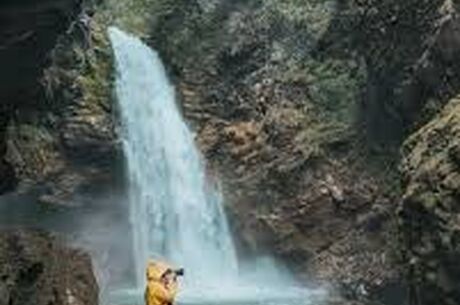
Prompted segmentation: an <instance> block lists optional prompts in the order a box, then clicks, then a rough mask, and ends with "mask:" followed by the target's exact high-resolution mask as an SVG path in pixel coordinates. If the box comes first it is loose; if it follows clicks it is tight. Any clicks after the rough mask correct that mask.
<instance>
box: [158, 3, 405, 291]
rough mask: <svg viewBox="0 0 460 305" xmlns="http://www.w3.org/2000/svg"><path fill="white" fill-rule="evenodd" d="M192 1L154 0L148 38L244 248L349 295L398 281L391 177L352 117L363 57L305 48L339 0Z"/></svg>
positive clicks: (331, 15)
mask: <svg viewBox="0 0 460 305" xmlns="http://www.w3.org/2000/svg"><path fill="white" fill-rule="evenodd" d="M203 3H204V2H202V1H201V2H196V3H192V2H189V1H175V2H174V3H172V2H171V1H168V0H162V1H158V2H157V4H158V6H159V7H158V8H157V10H156V14H157V15H154V18H153V22H152V32H151V33H152V34H151V36H152V38H151V44H152V46H153V47H155V48H156V49H157V50H159V51H160V53H161V55H162V58H163V59H164V60H165V61H166V63H167V64H168V67H170V72H171V74H172V76H173V79H174V80H175V81H176V83H177V85H178V92H179V96H180V98H181V105H182V107H183V112H184V115H185V117H186V118H187V119H188V120H189V121H190V122H191V123H192V124H193V126H194V127H195V128H196V130H197V142H198V144H199V146H200V147H201V149H202V151H203V152H204V154H205V156H206V158H207V160H208V161H209V166H210V168H211V170H210V172H212V170H213V169H216V171H215V172H218V173H220V175H221V178H222V181H223V186H224V192H225V198H226V200H227V202H228V206H229V208H228V211H229V215H230V219H231V221H232V227H233V228H234V230H235V232H236V234H237V236H238V238H237V240H238V242H239V249H240V251H241V252H242V253H244V255H243V256H245V255H250V254H251V253H254V252H265V251H267V252H269V253H274V254H275V255H276V256H278V257H281V258H283V260H284V261H285V262H287V263H288V264H289V265H290V266H291V267H292V269H293V270H294V271H295V272H296V274H303V275H305V277H304V279H305V280H306V281H307V280H318V281H326V282H330V283H333V284H337V285H339V286H340V285H342V284H343V285H344V286H346V287H347V288H346V290H349V291H353V292H351V294H352V295H354V296H353V297H355V298H358V296H359V298H361V297H363V298H368V297H369V296H370V295H371V294H372V293H373V292H374V291H377V290H379V289H382V288H384V287H387V284H389V283H394V282H396V283H397V282H398V280H399V277H398V276H399V275H398V274H397V273H398V272H397V271H396V268H395V267H394V265H393V256H392V252H393V250H394V247H393V246H392V245H393V244H394V240H395V238H396V237H395V236H392V234H390V233H389V232H391V228H392V226H393V223H394V222H392V219H393V217H394V215H393V210H392V209H393V208H394V207H395V206H394V202H395V200H393V198H392V194H393V193H392V192H397V189H396V188H395V189H392V183H393V184H397V180H389V179H388V177H387V176H385V175H386V171H388V169H387V168H386V169H383V168H379V165H376V164H379V162H380V161H378V160H375V159H372V158H373V157H370V158H369V159H367V158H368V155H367V152H366V151H365V149H364V146H365V145H362V143H360V135H359V134H360V131H359V130H357V129H356V125H355V122H356V119H357V118H356V116H355V114H356V111H355V110H356V108H357V104H358V103H357V101H358V96H359V88H360V86H361V85H363V84H364V83H365V74H366V73H365V69H364V68H365V67H364V66H363V61H362V59H361V58H359V57H358V56H350V57H348V58H343V57H342V58H338V57H334V56H328V55H327V54H326V53H325V54H323V55H324V56H323V57H321V56H315V50H316V49H317V48H318V43H319V42H320V41H321V38H322V37H323V35H325V34H326V33H328V32H327V31H328V29H329V25H330V23H331V22H333V20H334V19H333V18H334V16H335V14H336V13H337V10H338V9H339V7H340V5H339V3H338V2H336V1H304V2H302V3H300V2H299V1H282V2H280V1H270V0H266V1H225V0H221V1H212V3H209V4H208V5H204V4H203ZM162 9H163V10H162ZM184 12H187V14H184ZM154 14H155V11H154ZM178 20H180V22H178ZM197 37H199V38H197ZM316 55H317V54H316ZM363 81H364V82H363ZM390 159H391V158H387V159H385V161H384V162H388V163H385V167H391V166H392V164H391V162H392V160H390ZM382 163H383V162H382ZM374 166H375V167H374ZM387 179H388V180H387ZM385 188H387V189H390V190H391V192H388V194H385V193H384V189H385ZM387 237H388V238H387ZM357 249H359V251H358V250H357ZM355 250H356V251H355Z"/></svg>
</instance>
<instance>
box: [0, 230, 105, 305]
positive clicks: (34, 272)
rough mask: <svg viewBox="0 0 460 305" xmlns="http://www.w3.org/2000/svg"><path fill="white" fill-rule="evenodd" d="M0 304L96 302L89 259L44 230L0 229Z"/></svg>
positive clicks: (75, 304)
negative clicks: (6, 230) (0, 230)
mask: <svg viewBox="0 0 460 305" xmlns="http://www.w3.org/2000/svg"><path fill="white" fill-rule="evenodd" d="M0 304H2V305H29V304H30V305H32V304H33V305H97V304H98V286H97V283H96V280H95V277H94V274H93V271H92V266H91V259H90V258H89V256H88V255H87V254H85V253H83V252H81V251H80V250H76V249H71V248H68V247H66V246H64V245H63V244H62V243H61V242H59V241H58V240H57V239H56V238H54V237H52V236H50V235H49V234H48V233H45V232H37V231H35V232H30V231H14V232H11V231H8V232H5V231H4V232H0Z"/></svg>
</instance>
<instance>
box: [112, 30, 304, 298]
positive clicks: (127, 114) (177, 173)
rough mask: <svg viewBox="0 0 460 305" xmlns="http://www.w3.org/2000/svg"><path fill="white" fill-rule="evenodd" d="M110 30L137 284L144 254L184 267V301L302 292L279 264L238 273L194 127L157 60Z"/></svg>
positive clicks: (140, 285)
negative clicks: (273, 268)
mask: <svg viewBox="0 0 460 305" xmlns="http://www.w3.org/2000/svg"><path fill="white" fill-rule="evenodd" d="M109 35H110V40H111V42H112V46H113V49H114V53H115V59H116V68H117V78H116V93H117V97H118V102H119V106H120V115H121V121H122V140H123V147H124V152H125V155H126V159H127V167H128V174H129V194H130V197H129V200H130V207H131V223H132V228H133V235H134V255H135V261H136V264H137V265H136V271H137V286H138V289H139V290H142V289H143V287H144V284H145V279H144V277H145V275H144V274H145V273H144V272H145V265H146V262H147V260H148V258H160V259H166V260H167V261H169V262H171V263H173V264H174V265H176V266H178V267H179V266H180V267H184V268H185V270H186V274H185V278H184V280H185V283H184V284H185V285H184V286H185V287H183V288H185V289H183V290H182V291H183V293H182V302H192V303H206V302H208V303H214V302H219V300H226V301H232V302H236V301H237V300H240V301H241V300H243V299H244V300H245V302H248V301H250V302H256V301H257V302H259V301H264V300H266V299H271V300H274V299H276V298H283V297H284V298H291V297H294V296H296V297H299V296H301V297H302V299H303V298H304V297H305V293H304V292H305V290H301V292H299V291H300V290H299V289H297V288H295V289H288V287H289V288H292V287H291V286H289V285H291V284H292V282H289V281H287V280H285V279H286V278H283V279H282V280H280V281H278V283H276V284H273V281H271V282H270V279H273V278H276V276H275V277H274V274H276V272H274V271H268V272H267V270H268V269H269V268H265V267H263V268H262V269H263V270H261V272H256V273H257V274H252V275H251V276H250V277H242V276H241V274H238V270H237V267H238V266H237V259H236V254H235V249H234V245H233V241H232V238H231V234H230V232H229V229H228V224H227V220H226V217H225V213H224V210H223V205H222V198H221V195H220V193H219V192H217V191H216V190H215V189H213V188H212V187H210V186H209V185H207V183H206V177H205V170H204V167H203V162H202V160H201V158H200V154H199V153H198V151H197V149H196V147H195V143H194V139H193V134H192V133H191V132H190V130H189V128H188V127H187V125H186V124H185V123H184V121H183V120H182V118H181V115H180V112H179V110H178V107H177V105H176V101H175V94H174V88H173V87H172V86H171V84H170V83H169V81H168V78H167V75H166V72H165V69H164V67H163V65H162V62H161V60H160V59H159V57H158V55H157V53H156V52H155V51H153V50H151V49H150V48H149V47H147V46H146V45H145V44H143V43H142V42H141V41H140V40H139V39H138V38H136V37H133V36H131V35H129V34H126V33H124V32H122V31H120V30H118V29H116V28H110V30H109ZM271 266H274V264H272V265H271ZM277 275H279V274H277ZM267 280H268V281H267ZM269 282H270V285H268V283H269ZM264 283H265V284H264ZM280 283H282V284H280ZM280 286H284V288H282V287H280ZM210 287H212V288H210ZM134 293H136V292H134ZM210 294H211V296H210ZM137 295H139V293H137ZM124 296H125V297H128V299H130V296H129V295H126V294H125V295H124ZM117 300H118V301H119V302H121V303H123V301H120V300H121V298H118V299H117ZM206 300H207V301H206ZM138 302H140V301H138ZM121 303H119V304H121Z"/></svg>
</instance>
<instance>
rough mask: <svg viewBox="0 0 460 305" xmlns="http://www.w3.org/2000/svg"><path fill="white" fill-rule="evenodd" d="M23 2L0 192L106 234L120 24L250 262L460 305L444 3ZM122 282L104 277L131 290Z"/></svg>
mask: <svg viewBox="0 0 460 305" xmlns="http://www.w3.org/2000/svg"><path fill="white" fill-rule="evenodd" d="M27 3H28V2H27V1H24V4H21V5H19V4H17V3H16V4H14V5H13V4H10V3H8V5H6V6H5V7H2V10H1V11H0V12H1V13H0V14H3V15H5V16H10V17H11V16H12V14H13V13H15V12H18V11H20V12H23V14H24V16H25V17H27V18H22V19H21V20H23V19H24V20H27V19H29V18H28V17H30V16H31V15H30V14H32V15H33V16H36V17H37V18H38V19H39V20H44V21H42V22H39V23H37V24H39V25H40V24H42V25H43V26H42V27H38V28H33V26H35V23H34V24H33V25H32V24H28V23H27V22H25V23H18V22H13V21H11V20H10V21H9V22H8V27H2V31H1V32H0V35H1V36H2V37H6V38H8V39H5V41H11V42H12V44H11V45H6V46H3V47H1V48H0V60H2V63H3V61H4V62H5V64H6V63H8V65H7V67H9V68H8V69H6V70H3V71H2V72H0V74H1V76H2V80H3V79H5V81H6V80H8V81H11V82H12V83H14V86H9V85H8V86H6V85H5V84H7V82H2V84H3V85H2V88H1V90H0V92H1V100H2V109H1V113H0V123H1V126H2V130H1V131H2V132H1V136H2V140H1V141H0V155H1V160H2V161H1V162H0V170H1V175H2V177H3V178H4V179H2V183H1V185H0V187H1V191H2V192H9V193H11V192H13V193H14V194H28V195H29V194H31V196H32V198H33V201H34V203H35V204H38V205H39V206H41V207H42V206H45V207H47V208H51V209H54V208H55V207H59V209H61V207H63V208H64V210H65V211H66V213H64V214H60V215H61V216H58V217H60V218H62V219H64V218H65V219H71V218H78V219H80V220H82V223H80V224H79V225H78V226H79V227H81V226H87V227H88V228H94V226H88V223H98V224H103V225H99V226H96V227H97V228H99V227H103V226H105V227H107V228H109V229H106V230H101V232H99V231H98V232H99V233H100V234H101V236H103V235H104V234H106V233H107V232H106V231H108V230H111V229H110V226H108V225H107V224H110V223H111V222H113V220H114V219H115V220H116V221H118V222H120V220H121V219H122V218H123V212H124V208H123V207H124V205H123V199H120V198H123V183H122V179H120V177H122V176H123V161H122V160H123V159H122V156H121V153H120V148H119V143H118V139H117V135H116V127H117V124H118V122H117V120H116V117H117V113H116V107H114V99H113V96H112V87H111V86H112V62H111V61H112V59H111V50H110V47H109V44H108V40H107V37H106V28H107V26H109V25H111V24H117V25H119V26H121V27H123V28H124V29H126V30H128V31H131V32H133V33H135V34H137V35H139V36H141V37H143V38H144V40H145V41H147V42H148V43H149V44H151V45H152V47H154V48H155V49H157V50H159V52H160V53H161V56H162V58H163V60H164V61H165V62H166V64H167V66H168V69H169V73H170V76H171V78H172V80H173V81H174V83H175V84H176V87H177V92H178V95H179V103H180V105H181V107H182V110H183V113H184V116H185V117H186V118H187V120H188V122H189V123H190V125H191V126H192V128H193V129H194V130H195V131H196V134H197V143H198V144H199V146H200V148H201V150H202V152H203V154H204V156H205V157H206V160H207V161H208V167H209V170H208V172H209V179H211V180H213V179H220V180H221V181H222V184H223V188H224V193H225V199H226V201H227V210H228V213H229V217H230V220H231V223H232V228H233V230H234V233H235V236H237V242H238V248H239V252H240V253H241V256H242V257H248V256H251V255H252V254H254V253H261V252H262V253H274V254H275V255H276V256H277V257H278V258H280V259H281V260H282V261H284V262H285V263H286V264H287V265H288V266H289V267H290V268H291V269H292V270H294V271H295V273H296V274H298V275H299V277H300V278H302V280H304V281H305V282H309V283H324V282H327V283H329V284H332V285H333V286H334V287H335V288H336V289H335V290H336V291H338V293H339V294H340V295H341V297H345V298H347V299H349V300H355V301H360V302H364V303H372V302H377V303H382V304H402V303H403V302H409V303H410V304H417V305H420V304H458V303H459V302H460V301H459V300H460V299H459V291H460V289H459V287H458V285H457V284H456V283H457V282H458V272H457V271H456V267H455V263H454V262H456V261H458V257H457V256H458V253H457V252H458V249H457V248H458V240H457V239H458V238H457V233H458V232H457V225H458V224H457V222H458V221H457V216H456V215H457V209H456V207H455V206H456V204H457V203H458V194H457V189H458V185H457V184H458V183H457V182H458V181H457V180H459V179H460V178H459V177H457V176H458V166H457V165H458V164H457V163H458V162H457V161H458V160H456V154H457V148H456V145H457V143H456V141H457V134H456V130H457V129H458V127H457V126H458V122H457V116H456V113H457V112H458V107H457V104H458V103H457V98H455V96H457V95H458V85H459V81H458V80H459V79H458V73H459V69H458V60H456V59H457V58H458V55H459V54H458V51H459V47H460V45H459V44H458V41H459V40H458V39H459V38H458V37H460V36H459V35H460V34H459V32H458V31H459V30H458V29H459V25H458V16H457V14H458V7H457V4H456V3H455V2H454V1H445V0H439V1H438V0H436V1H415V0H414V1H405V2H404V3H402V2H401V1H396V0H394V1H393V0H383V1H373V0H364V1H355V0H348V1H315V0H310V1H297V0H289V1H282V2H280V1H272V0H263V1H262V0H259V1H256V0H239V1H227V0H212V1H200V0H196V1H190V0H175V1H171V0H145V1H129V0H126V1H111V0H106V1H96V2H92V1H86V2H82V3H81V2H79V1H73V2H72V1H64V0H62V1H58V0H54V1H47V4H46V5H45V4H44V5H42V6H33V8H34V9H32V6H31V5H30V4H27ZM2 5H3V4H2ZM37 8H38V11H37ZM81 12H85V13H90V14H91V16H92V17H91V20H92V21H91V26H90V28H91V31H90V32H89V33H90V39H89V40H88V39H87V37H86V36H85V31H84V29H83V30H82V28H81V24H80V23H79V21H78V19H79V18H80V17H81V16H82V15H81ZM1 20H7V19H1ZM45 21H46V22H45ZM3 29H5V30H3ZM31 31H32V34H30V33H29V32H31ZM35 33H37V35H39V34H40V33H41V34H40V35H41V36H40V35H39V36H28V35H35ZM30 37H34V38H33V39H32V38H30ZM41 37H45V38H46V39H43V38H41ZM32 42H33V43H32ZM18 48H19V50H21V52H18ZM33 50H38V51H37V52H33ZM37 54H38V55H39V57H40V60H37V58H36V57H34V56H38V55H37ZM12 63H16V66H14V65H13V64H12ZM20 64H21V65H20ZM2 66H3V64H2ZM22 66H24V67H22ZM21 67H22V68H23V69H26V68H27V69H26V70H20V69H21ZM31 67H33V71H30V70H29V69H31ZM11 71H18V72H19V71H20V73H18V74H17V75H19V76H18V77H19V78H20V79H16V78H9V75H10V74H12V72H11ZM22 71H23V72H22ZM25 76H27V77H25ZM25 78H26V79H25ZM18 84H20V87H17V85H18ZM108 194H111V195H110V196H108ZM97 198H103V199H105V200H102V199H101V200H99V199H97ZM117 198H118V199H117ZM101 202H104V203H103V204H102V203H101ZM88 207H89V210H88V211H89V212H83V213H82V212H81V209H82V208H83V209H85V208H88ZM108 210H112V211H114V212H113V213H111V214H110V215H109V216H107V217H106V218H103V220H102V219H100V218H98V217H97V216H96V215H98V214H99V213H100V214H104V215H106V213H105V212H104V211H108ZM65 215H67V216H65ZM76 215H78V217H76ZM39 221H40V219H39ZM73 229H75V227H73V226H72V228H69V230H71V231H72V230H73ZM99 233H98V234H99ZM73 235H75V233H74V234H73ZM77 235H80V236H81V235H84V231H83V232H79V233H78V234H77ZM96 235H97V234H96ZM88 243H89V246H93V245H92V244H94V240H93V241H87V240H85V239H84V238H83V245H84V246H88ZM101 248H104V249H101ZM106 248H112V250H110V251H107V250H106ZM123 248H126V245H124V244H103V245H102V246H101V247H100V248H98V249H97V251H95V252H93V255H94V256H97V257H99V258H100V257H106V256H107V255H108V256H110V257H112V259H113V255H114V254H113V253H122V250H121V249H123ZM108 253H109V254H108ZM110 253H111V254H110ZM115 256H116V255H115ZM120 256H123V255H122V254H121V255H120ZM118 259H119V258H118ZM115 260H116V258H115ZM111 262H113V261H111V259H107V258H104V262H103V265H104V264H105V266H107V265H110V264H111ZM127 265H128V266H129V263H128V264H127ZM115 273H116V274H117V275H116V276H114V274H104V276H106V277H117V278H118V279H119V280H121V278H123V277H125V276H127V274H126V270H118V271H116V272H115ZM115 281H116V280H115Z"/></svg>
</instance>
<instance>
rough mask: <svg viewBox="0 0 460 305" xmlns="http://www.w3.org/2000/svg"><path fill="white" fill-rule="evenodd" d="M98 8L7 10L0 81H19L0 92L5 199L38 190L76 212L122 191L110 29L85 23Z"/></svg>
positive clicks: (26, 6)
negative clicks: (116, 188) (87, 200)
mask: <svg viewBox="0 0 460 305" xmlns="http://www.w3.org/2000/svg"><path fill="white" fill-rule="evenodd" d="M94 2H96V1H94ZM94 2H93V1H85V3H81V1H77V0H74V1H71V0H68V1H66V0H61V1H58V0H55V1H46V2H44V3H42V4H40V5H37V4H35V3H32V2H30V1H22V2H21V1H20V2H17V3H16V2H14V3H13V2H6V3H2V10H1V13H0V14H2V16H3V15H5V18H4V19H2V22H5V27H4V28H3V27H2V29H1V32H0V35H3V36H4V38H5V41H6V42H7V43H8V44H7V45H5V46H3V48H2V49H0V52H1V53H0V58H1V60H3V61H5V65H4V66H5V67H6V68H5V69H2V71H1V72H0V76H2V77H5V78H8V77H10V75H13V76H15V75H17V77H16V76H15V77H12V78H11V77H10V78H9V80H11V81H12V82H13V83H14V86H5V87H3V85H5V82H2V85H1V86H2V88H1V89H2V90H0V97H1V99H2V103H4V104H3V106H4V107H3V108H2V109H0V113H1V116H0V117H1V118H4V120H5V121H4V122H1V123H2V126H4V128H3V129H2V132H1V134H0V136H1V139H0V156H1V158H2V162H0V166H1V168H2V169H4V171H2V174H5V179H3V181H11V182H10V183H4V184H5V185H4V186H3V187H1V188H2V189H4V191H5V192H6V191H12V190H14V189H16V190H17V191H20V192H29V191H30V190H31V189H36V188H37V187H38V188H39V189H40V192H39V194H38V196H37V197H38V198H37V199H38V200H39V201H41V202H45V203H50V204H58V205H73V204H79V203H77V202H76V201H75V200H74V199H75V197H76V196H77V195H82V194H87V193H91V195H88V197H91V196H92V195H95V193H97V194H99V193H103V192H104V191H106V187H108V188H110V187H111V186H113V185H114V184H116V183H118V181H115V180H116V178H114V177H115V176H117V175H116V174H115V173H114V172H115V171H118V169H119V167H117V165H116V164H117V163H120V162H118V161H119V160H120V159H121V157H120V156H121V155H120V151H119V150H118V146H117V144H116V140H115V138H116V136H115V132H114V125H115V122H114V120H113V114H112V108H111V105H112V103H111V97H112V95H111V91H110V88H111V87H110V85H111V81H110V80H111V74H110V73H111V72H110V67H111V62H110V59H111V55H110V48H109V46H108V42H107V41H106V40H105V28H101V27H99V26H98V24H97V23H96V22H93V21H92V20H91V22H90V23H89V25H88V26H86V27H85V26H83V25H82V23H81V22H82V21H81V19H82V17H81V16H82V14H83V13H82V11H84V12H86V11H87V10H88V9H89V8H90V7H92V6H91V4H93V3H94ZM3 6H4V7H3ZM13 17H14V18H13ZM22 32H26V33H29V34H30V35H26V36H24V37H22V36H21V33H22ZM16 36H18V37H21V39H17V37H16ZM24 69H30V70H32V71H25V70H24ZM13 70H14V72H13ZM23 70H24V71H23ZM18 78H20V79H18ZM18 86H19V87H18ZM23 93H24V94H23ZM95 185H98V187H95ZM80 201H84V200H80Z"/></svg>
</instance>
